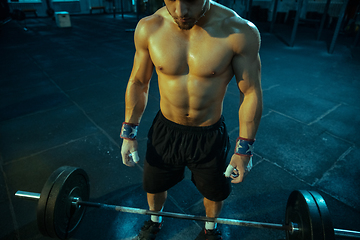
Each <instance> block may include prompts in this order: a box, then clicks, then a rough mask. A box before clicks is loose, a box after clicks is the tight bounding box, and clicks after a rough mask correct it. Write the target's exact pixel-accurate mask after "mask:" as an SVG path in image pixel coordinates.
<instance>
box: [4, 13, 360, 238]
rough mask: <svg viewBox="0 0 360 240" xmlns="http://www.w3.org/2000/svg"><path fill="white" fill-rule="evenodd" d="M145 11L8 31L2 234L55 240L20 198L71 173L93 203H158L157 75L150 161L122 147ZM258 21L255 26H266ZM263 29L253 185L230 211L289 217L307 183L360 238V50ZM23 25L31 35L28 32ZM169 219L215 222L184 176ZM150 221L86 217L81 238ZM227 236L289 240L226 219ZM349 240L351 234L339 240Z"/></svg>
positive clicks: (182, 233)
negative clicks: (154, 194) (145, 180)
mask: <svg viewBox="0 0 360 240" xmlns="http://www.w3.org/2000/svg"><path fill="white" fill-rule="evenodd" d="M136 23H137V18H136V16H131V15H125V19H122V18H121V16H117V17H116V18H115V19H114V18H113V15H110V14H109V15H107V14H98V15H97V14H94V15H91V16H90V15H82V16H75V15H74V16H71V24H72V27H71V28H58V27H57V26H56V23H55V21H53V20H52V19H50V18H28V19H26V21H20V22H17V21H11V22H9V23H7V24H5V25H3V26H1V28H0V31H1V33H0V34H1V35H0V52H1V59H0V73H1V75H0V76H1V77H0V99H1V100H0V154H1V155H0V163H1V166H0V167H1V177H0V188H1V189H0V212H1V220H0V221H1V224H0V239H2V240H10V239H21V240H26V239H28V240H30V239H31V240H35V239H49V238H47V237H44V236H42V235H41V234H40V233H39V231H38V229H37V224H36V212H37V211H36V202H34V201H27V200H24V199H18V198H15V197H14V194H15V192H16V191H17V190H24V191H32V192H38V193H40V192H41V189H42V187H43V185H44V183H45V182H46V180H47V178H48V177H49V176H50V174H51V173H52V172H53V171H54V170H56V169H57V168H59V167H60V166H64V165H69V166H76V167H81V168H83V169H84V170H85V171H86V172H87V173H88V175H89V178H90V184H91V197H90V198H91V201H96V202H102V203H108V204H115V205H122V206H129V207H139V208H147V203H146V195H145V193H144V192H143V190H142V165H143V158H144V153H145V144H146V140H147V139H146V134H147V131H148V128H149V126H150V124H151V122H152V119H153V117H154V116H155V114H156V113H157V111H158V110H159V93H158V91H157V81H156V75H155V74H154V76H153V80H152V83H151V89H150V97H149V104H148V106H147V109H146V111H145V113H144V117H143V119H142V122H141V125H140V129H139V138H138V139H139V144H140V157H141V161H140V163H139V164H138V166H136V167H134V168H128V167H126V166H124V165H123V164H122V161H121V157H120V151H119V147H120V145H121V139H120V138H119V131H120V126H121V124H122V122H123V120H124V93H125V88H126V84H127V80H128V77H129V75H130V71H131V67H132V61H133V56H134V51H135V50H134V44H133V31H132V30H133V29H134V28H135V26H136ZM255 23H256V22H255ZM256 24H257V26H258V27H259V29H260V32H261V35H262V47H261V51H260V54H261V58H262V87H263V92H264V111H263V116H262V121H261V125H260V129H259V131H258V134H257V142H256V149H255V156H254V167H253V169H252V171H251V173H250V174H249V175H248V176H247V177H246V179H245V181H244V182H243V183H241V184H238V185H233V191H232V193H231V195H230V197H229V198H228V199H227V200H226V202H225V205H224V208H223V211H222V214H221V217H222V218H233V219H243V220H251V221H259V222H270V223H280V224H282V223H284V219H285V209H286V204H287V199H288V197H289V195H290V193H291V192H292V191H293V190H296V189H305V190H314V191H318V192H319V193H320V194H321V195H322V196H323V197H324V199H325V201H326V203H327V205H328V208H329V211H330V214H331V218H332V221H333V225H334V227H335V228H340V229H350V230H357V231H360V227H359V226H360V204H359V202H360V187H359V186H360V170H359V169H360V161H359V159H360V145H359V144H360V134H359V133H360V115H359V111H360V94H359V90H360V79H359V76H360V64H359V63H360V54H359V53H360V51H359V47H358V46H357V47H355V48H351V46H352V44H353V41H354V37H353V36H349V35H346V34H340V35H339V38H338V41H337V43H336V46H335V50H334V53H333V54H329V53H328V50H327V49H328V47H329V44H330V41H331V37H332V33H333V30H325V31H324V33H323V35H322V38H321V39H320V41H317V40H316V33H317V30H316V27H315V26H311V25H304V24H301V25H300V26H299V29H298V33H297V37H296V41H295V46H294V47H289V46H288V44H287V43H288V42H289V41H290V35H291V30H292V26H291V25H286V24H279V25H276V26H275V29H274V33H269V31H268V29H269V23H264V22H259V23H256ZM24 27H26V28H27V31H24ZM238 104H239V93H238V90H237V88H236V85H235V81H234V80H233V81H232V82H231V83H230V85H229V88H228V92H227V94H226V97H225V100H224V116H225V119H226V123H227V125H228V129H229V133H230V138H231V141H232V142H231V143H232V145H234V141H235V139H236V137H237V132H238V129H237V128H238V117H237V109H238ZM164 211H171V212H178V213H187V214H194V215H204V214H205V213H204V209H203V206H202V197H201V195H200V194H199V193H198V192H197V190H196V188H195V187H194V186H193V185H192V183H191V181H190V179H189V173H188V172H186V178H185V179H184V181H182V182H181V183H179V184H178V185H177V186H175V187H174V188H173V189H171V190H170V191H169V197H168V201H167V203H166V206H165V209H164ZM147 219H148V216H144V215H138V214H128V213H118V212H113V211H106V210H99V209H95V208H92V209H90V208H89V209H87V211H86V213H85V216H84V218H83V220H82V222H81V224H80V225H79V228H78V230H77V231H76V233H75V235H74V236H73V237H72V239H82V240H95V239H96V240H99V239H106V240H115V239H116V240H120V239H132V238H133V237H134V236H135V235H136V234H137V232H138V231H139V229H140V227H141V226H142V224H143V221H145V220H147ZM202 227H203V223H202V222H196V221H189V220H181V219H169V218H165V222H164V226H163V229H162V230H161V232H160V233H159V234H158V239H160V240H169V239H171V240H187V239H189V240H190V239H194V238H195V236H196V235H197V234H198V233H199V231H200V230H201V229H202ZM220 229H221V230H222V232H223V238H224V240H227V239H242V240H254V239H262V240H274V239H275V240H278V239H285V233H284V232H283V231H278V230H273V229H256V228H246V227H238V226H230V225H221V226H220ZM339 239H340V238H339Z"/></svg>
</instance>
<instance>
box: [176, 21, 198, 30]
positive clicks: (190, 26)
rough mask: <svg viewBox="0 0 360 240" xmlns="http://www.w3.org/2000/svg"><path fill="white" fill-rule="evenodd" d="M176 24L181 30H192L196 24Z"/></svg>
mask: <svg viewBox="0 0 360 240" xmlns="http://www.w3.org/2000/svg"><path fill="white" fill-rule="evenodd" d="M176 23H177V25H178V27H179V28H180V29H181V30H190V29H192V28H193V27H194V24H192V23H189V24H184V23H179V22H176Z"/></svg>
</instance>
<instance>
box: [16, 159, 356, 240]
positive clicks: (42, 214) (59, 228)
mask: <svg viewBox="0 0 360 240" xmlns="http://www.w3.org/2000/svg"><path fill="white" fill-rule="evenodd" d="M89 189H90V187H89V179H88V175H87V174H86V172H85V171H84V170H83V169H81V168H76V167H69V166H63V167H61V168H59V169H57V170H56V171H54V172H53V173H52V174H51V176H50V177H49V179H48V180H47V182H46V183H45V185H44V187H43V189H42V191H41V193H33V192H26V191H17V192H16V193H15V196H16V197H19V198H25V199H29V200H36V201H38V206H37V223H38V228H39V231H40V232H41V233H42V234H43V235H45V236H49V237H52V238H59V239H68V238H70V237H71V236H72V235H73V234H74V233H75V231H76V229H77V228H78V226H79V224H80V221H81V220H82V218H83V215H84V211H85V207H94V208H99V209H104V210H113V211H118V212H125V213H135V214H142V215H157V216H162V217H169V218H178V219H187V220H195V221H205V222H216V223H219V224H227V225H236V226H243V227H254V228H266V229H275V230H283V231H286V239H289V240H312V239H313V240H321V239H323V240H334V239H335V236H339V237H344V238H360V232H358V231H352V230H345V229H336V228H335V229H334V228H333V225H332V221H331V218H330V214H329V211H328V209H327V206H326V203H325V201H324V199H323V198H322V196H321V195H320V194H319V193H317V192H314V191H306V190H297V191H293V192H292V193H291V194H290V196H289V199H288V202H287V206H286V214H285V224H276V223H263V222H255V221H245V220H237V219H225V218H209V217H204V216H196V215H189V214H182V213H172V212H157V211H151V210H145V209H140V208H132V207H124V206H117V205H109V204H104V203H96V202H89V201H88V200H89V197H90V193H89V191H90V190H89Z"/></svg>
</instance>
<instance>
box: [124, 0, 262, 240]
mask: <svg viewBox="0 0 360 240" xmlns="http://www.w3.org/2000/svg"><path fill="white" fill-rule="evenodd" d="M164 2H165V6H164V7H162V8H161V9H159V10H158V11H157V12H155V13H154V14H153V15H151V16H149V17H146V18H144V19H141V20H140V21H139V23H138V25H137V27H136V30H135V37H134V39H135V47H136V53H135V57H134V65H133V69H132V72H131V76H130V79H129V82H128V86H127V90H126V96H125V100H126V111H125V122H124V123H123V126H122V130H121V134H120V136H121V138H123V144H122V148H121V154H122V158H123V163H124V164H125V165H127V166H134V165H135V163H137V162H138V160H139V159H138V155H137V148H138V143H137V141H136V133H137V128H138V125H139V123H140V121H141V117H142V115H143V112H144V110H145V107H146V104H147V101H148V91H149V84H150V79H151V76H152V73H153V69H154V68H155V70H156V72H157V75H158V85H159V91H160V96H161V100H160V111H159V113H158V114H157V116H156V117H155V120H154V122H153V125H152V126H151V128H150V131H149V134H148V143H147V153H146V159H145V162H144V181H143V182H144V190H145V191H146V192H147V200H148V204H149V208H150V210H155V211H161V210H162V209H163V206H164V204H165V200H166V197H167V190H168V189H169V188H171V187H172V186H174V185H175V184H176V183H178V182H179V181H181V180H182V179H183V177H184V168H185V167H188V168H189V169H190V170H191V172H192V181H193V182H194V184H195V186H196V187H197V189H198V190H199V191H200V193H202V195H203V196H204V206H205V212H206V216H208V217H218V216H219V214H220V211H221V208H222V204H223V201H224V200H225V199H226V198H227V197H228V195H229V194H230V191H231V186H230V180H231V182H232V183H239V182H242V180H243V177H244V174H245V172H246V168H247V167H248V165H249V162H250V163H251V161H250V159H251V156H252V150H253V143H254V141H255V140H254V139H255V135H256V132H257V129H258V126H259V123H260V118H261V114H262V90H261V84H260V78H261V63H260V57H259V48H260V36H259V32H258V30H257V28H256V27H255V26H254V25H253V24H252V23H251V22H249V21H247V20H244V19H242V18H241V17H239V16H238V15H237V14H236V13H235V12H234V11H232V10H230V9H228V8H226V7H224V6H222V5H220V4H218V3H216V2H212V1H210V0H165V1H164ZM233 76H235V78H236V82H237V86H238V88H239V90H240V108H239V109H237V110H238V115H239V138H238V139H237V141H236V146H235V151H234V154H233V155H232V157H231V161H230V164H229V165H228V166H227V164H226V156H227V154H228V151H229V137H228V135H227V131H226V126H225V123H224V119H223V117H222V108H223V99H224V95H225V93H226V89H227V87H228V84H229V82H230V80H231V79H232V78H233ZM234 110H235V109H234ZM233 169H234V172H236V173H237V175H238V176H237V177H234V176H230V177H231V178H232V179H229V178H226V177H225V176H224V171H225V170H226V176H227V177H228V176H229V175H230V172H232V171H233ZM161 225H162V220H161V217H158V216H151V220H149V221H147V222H145V225H144V226H143V227H142V230H141V231H140V234H139V236H138V238H137V239H155V234H156V233H157V232H158V231H159V230H160V228H161ZM196 239H209V240H211V239H222V238H221V235H220V231H219V230H218V229H217V228H216V224H214V223H212V222H206V223H205V229H204V230H202V231H201V232H200V234H199V236H198V237H197V238H196Z"/></svg>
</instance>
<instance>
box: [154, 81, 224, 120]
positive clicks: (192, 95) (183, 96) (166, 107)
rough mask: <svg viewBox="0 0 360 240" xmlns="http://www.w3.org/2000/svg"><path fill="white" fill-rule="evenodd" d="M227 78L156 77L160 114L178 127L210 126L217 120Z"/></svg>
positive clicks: (220, 111) (220, 110) (219, 115)
mask: <svg viewBox="0 0 360 240" xmlns="http://www.w3.org/2000/svg"><path fill="white" fill-rule="evenodd" d="M230 79H231V78H230ZM230 79H224V76H222V77H221V76H219V77H209V78H200V77H196V76H192V75H190V74H189V75H181V76H167V75H164V74H158V82H159V90H160V96H161V100H160V109H161V112H162V114H163V115H164V116H165V117H166V118H167V119H169V120H170V121H173V122H175V123H178V124H181V125H186V126H210V125H213V124H215V123H216V122H217V121H218V120H219V119H220V117H221V114H222V104H223V99H224V95H225V92H226V88H227V84H228V83H229V81H230Z"/></svg>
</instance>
